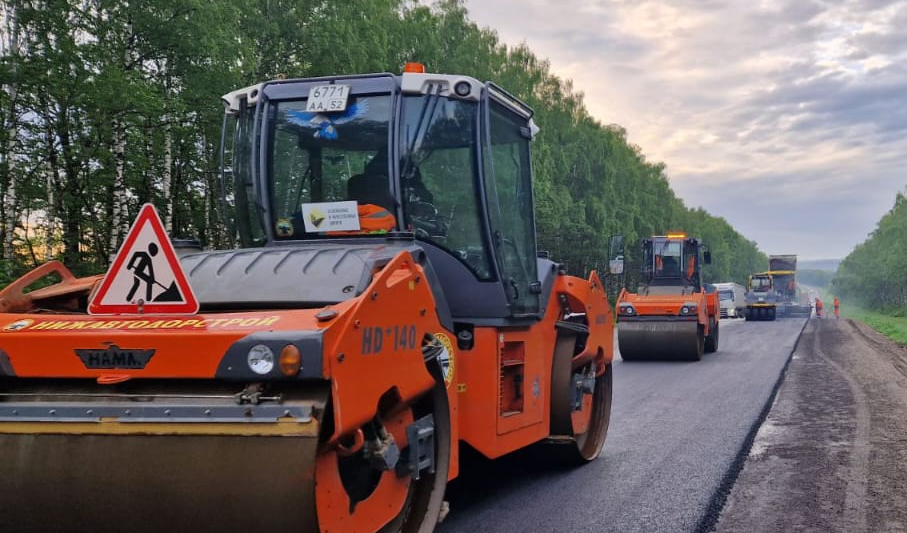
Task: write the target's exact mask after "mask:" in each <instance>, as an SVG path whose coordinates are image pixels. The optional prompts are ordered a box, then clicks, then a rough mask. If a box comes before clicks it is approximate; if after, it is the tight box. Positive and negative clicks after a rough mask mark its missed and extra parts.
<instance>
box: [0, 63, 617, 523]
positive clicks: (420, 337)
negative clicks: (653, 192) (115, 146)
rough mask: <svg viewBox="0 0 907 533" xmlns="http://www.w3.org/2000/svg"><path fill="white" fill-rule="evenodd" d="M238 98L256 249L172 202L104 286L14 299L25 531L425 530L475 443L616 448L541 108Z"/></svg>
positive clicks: (2, 302)
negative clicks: (540, 235) (568, 254)
mask: <svg viewBox="0 0 907 533" xmlns="http://www.w3.org/2000/svg"><path fill="white" fill-rule="evenodd" d="M224 102H225V105H226V119H227V120H226V122H225V124H226V127H225V130H224V133H225V143H224V148H223V153H224V156H225V157H224V158H223V159H224V162H225V163H224V174H225V178H229V179H225V180H224V184H225V194H224V196H225V200H226V203H227V205H228V206H229V207H230V209H231V212H232V213H234V216H233V217H232V220H231V221H227V222H230V223H229V225H228V227H231V228H234V229H235V235H236V239H237V245H238V246H237V247H236V248H234V249H227V250H206V251H202V250H201V249H198V250H195V251H192V250H188V251H186V253H184V254H180V255H177V254H176V252H175V251H174V250H173V247H172V244H171V243H170V240H169V238H168V237H167V236H166V234H163V233H162V229H161V224H160V219H159V217H157V215H156V214H155V211H154V210H153V207H151V206H150V205H148V206H146V207H144V208H142V210H141V212H140V214H139V216H138V218H137V219H136V223H135V224H134V225H133V228H132V230H131V231H130V233H129V234H128V236H127V238H126V239H125V242H124V244H123V247H122V248H121V250H120V253H119V255H117V258H116V260H114V261H113V263H112V264H111V267H110V270H109V271H108V272H107V274H106V275H104V276H95V277H90V278H76V277H74V276H73V275H72V274H71V273H70V272H69V270H67V269H66V268H65V267H64V266H63V265H61V264H60V263H55V262H53V263H47V264H46V265H44V266H42V267H39V268H38V269H37V270H35V271H33V272H32V273H30V274H27V275H26V276H25V277H23V278H21V279H20V280H18V281H16V282H14V283H12V284H11V285H10V286H8V287H6V289H4V290H3V291H2V292H0V523H2V524H3V527H2V528H0V529H2V531H3V532H4V533H12V532H19V531H41V532H85V531H93V532H124V531H129V532H139V531H155V532H160V531H219V532H233V531H239V532H245V531H299V532H321V533H328V532H331V533H357V532H358V533H371V532H375V531H381V532H397V531H401V532H413V533H415V532H421V533H425V532H429V531H431V530H433V529H434V527H435V525H436V524H437V523H438V520H439V518H440V517H441V516H443V513H444V511H443V509H444V505H443V503H444V490H445V486H446V484H447V482H448V480H450V479H453V478H455V477H456V476H457V475H458V473H459V464H460V462H459V449H460V447H461V446H469V447H471V448H472V449H474V450H477V451H478V452H480V453H481V454H484V455H485V456H487V457H489V458H496V457H500V456H502V455H504V454H507V453H509V452H512V451H514V450H517V449H520V448H524V447H526V446H529V445H530V444H534V443H539V444H548V445H550V449H551V451H552V453H554V454H556V455H558V456H560V457H562V458H563V459H565V460H566V461H568V462H570V463H573V464H577V463H584V462H588V461H591V460H593V459H595V458H596V457H597V456H598V455H599V452H600V451H601V449H602V445H603V443H604V441H605V437H606V434H607V431H608V424H609V419H610V412H611V391H612V370H611V361H612V357H613V353H612V352H613V314H612V311H611V307H610V305H609V303H608V299H607V297H606V294H605V291H604V287H603V285H602V283H601V282H600V280H599V278H598V277H597V276H596V274H595V273H592V274H591V275H590V276H589V277H588V278H579V277H574V276H570V275H567V274H566V272H565V271H564V269H563V268H562V267H561V266H560V265H559V264H557V263H555V262H553V261H550V260H548V259H543V258H539V256H538V254H537V249H536V239H535V215H534V208H533V196H532V175H531V171H530V170H531V166H530V142H531V140H532V138H533V136H534V135H535V133H536V131H537V130H538V128H537V127H536V126H535V124H534V123H533V120H532V115H533V112H532V110H531V109H530V108H529V107H528V106H526V105H525V104H524V103H522V102H521V101H519V100H518V99H517V98H515V97H514V96H512V95H511V94H509V93H508V92H507V91H505V90H504V89H502V88H500V87H498V86H497V85H495V84H494V83H481V82H479V81H478V80H476V79H474V78H471V77H469V76H462V75H444V74H429V73H425V72H421V71H420V69H419V68H418V67H417V66H416V67H413V68H411V69H409V70H408V71H407V72H405V73H403V74H402V75H395V74H368V75H355V76H335V77H324V78H313V79H288V80H276V81H272V82H265V83H259V84H257V85H253V86H250V87H245V88H242V89H239V90H237V91H234V92H231V93H229V94H227V95H225V96H224ZM49 280H51V281H53V280H55V281H56V283H55V284H52V283H51V284H49ZM30 289H35V290H30ZM454 512H456V510H454Z"/></svg>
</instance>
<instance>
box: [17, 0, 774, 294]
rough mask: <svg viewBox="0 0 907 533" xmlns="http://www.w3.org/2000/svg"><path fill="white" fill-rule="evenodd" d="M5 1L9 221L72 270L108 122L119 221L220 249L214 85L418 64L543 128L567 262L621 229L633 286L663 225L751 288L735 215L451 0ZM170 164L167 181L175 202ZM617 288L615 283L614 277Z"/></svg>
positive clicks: (107, 196)
mask: <svg viewBox="0 0 907 533" xmlns="http://www.w3.org/2000/svg"><path fill="white" fill-rule="evenodd" d="M8 5H9V6H10V8H11V9H12V10H14V11H15V14H16V16H17V19H18V23H19V27H20V29H21V39H22V41H23V43H22V51H21V53H20V54H19V55H18V56H15V57H13V56H6V57H2V58H0V73H2V74H3V75H4V76H7V74H9V75H10V76H9V77H10V78H11V79H13V83H15V84H16V87H17V89H18V91H19V95H20V97H19V98H17V99H16V100H15V101H13V100H12V99H10V98H8V94H7V92H0V105H2V106H3V108H2V114H3V116H4V117H5V118H4V120H5V123H4V128H2V130H0V132H2V133H0V157H3V158H6V155H5V154H7V147H9V146H11V145H10V144H9V143H10V139H9V136H8V135H6V133H7V130H8V129H9V128H10V127H11V123H10V120H11V119H10V118H8V117H25V118H24V119H22V120H21V121H20V122H19V123H17V124H14V125H12V127H14V128H15V130H17V131H19V132H21V135H20V140H19V144H18V146H16V150H15V154H14V157H15V159H16V163H17V164H15V165H12V167H14V170H9V169H10V168H11V166H10V165H8V164H7V161H6V159H4V160H3V164H2V165H0V172H3V174H2V175H0V181H2V182H3V184H7V183H11V182H14V183H15V184H16V185H17V188H16V192H17V200H16V202H15V206H14V207H12V208H13V209H14V210H15V211H16V213H17V214H18V215H21V216H19V217H17V218H19V219H24V216H25V215H27V214H29V213H42V214H44V215H46V218H47V219H48V220H50V221H52V223H50V224H48V226H49V227H50V229H52V230H53V234H54V235H59V236H58V237H54V238H55V239H56V241H55V242H56V244H55V245H52V243H47V249H48V250H51V252H50V254H51V255H62V256H63V259H64V260H65V262H66V263H67V264H68V265H71V266H72V265H78V266H79V270H80V272H100V271H103V269H104V268H105V267H106V261H107V258H108V252H109V250H108V249H107V248H108V246H109V235H110V233H111V229H112V226H113V224H114V222H113V220H114V218H113V204H114V202H113V199H114V197H113V192H112V191H113V188H114V180H115V169H116V164H117V158H116V146H115V142H114V140H115V139H116V135H115V124H121V125H122V126H123V127H124V128H125V137H126V139H125V151H124V154H123V158H124V172H125V176H124V178H125V188H126V191H127V213H126V214H125V215H124V218H125V220H127V221H128V220H131V219H132V218H133V217H134V216H135V215H136V213H137V210H138V208H139V206H140V205H141V204H142V203H144V202H147V201H151V202H154V203H155V204H157V206H158V209H159V210H160V211H161V212H162V213H165V212H166V210H167V209H168V207H169V206H172V215H173V232H174V234H176V235H177V236H197V237H200V238H201V240H202V242H203V244H205V245H207V246H219V245H223V244H225V243H224V242H223V231H222V225H221V224H220V222H219V221H220V213H219V206H218V204H217V201H216V200H214V199H216V198H218V197H219V194H220V192H219V184H218V178H217V169H218V146H219V142H220V124H221V118H222V112H223V111H222V108H221V107H220V96H221V95H222V94H224V93H226V92H228V91H230V90H232V89H235V88H238V87H241V86H244V85H248V84H251V83H255V82H259V81H264V80H268V79H273V78H275V77H278V76H287V77H302V76H320V75H330V74H347V73H360V72H380V71H389V72H399V71H400V68H401V66H402V64H403V63H404V62H405V61H410V60H418V61H420V62H423V63H425V64H426V65H427V67H428V69H429V70H430V71H434V72H453V73H464V74H468V75H471V76H474V77H476V78H479V79H490V80H494V81H495V82H496V83H498V84H499V85H501V86H502V87H505V88H506V89H507V90H508V91H510V92H512V93H514V94H515V95H517V96H518V97H520V98H522V99H524V100H525V101H526V102H527V103H528V104H529V105H530V106H532V107H533V108H534V109H535V112H536V115H535V121H536V123H538V124H539V125H540V126H541V128H542V129H541V132H540V134H539V136H538V138H537V141H536V142H535V143H534V144H533V167H534V171H535V201H536V208H537V212H538V220H537V232H538V239H539V248H540V249H542V250H547V251H550V252H551V253H552V256H553V257H554V258H555V259H556V260H559V261H561V262H564V263H565V264H566V265H567V267H568V269H569V270H570V271H572V272H573V273H576V274H581V275H585V274H587V273H588V272H589V271H590V270H593V269H596V270H599V271H605V270H606V265H607V259H608V257H607V254H608V239H609V237H610V236H611V235H612V234H622V235H624V236H625V239H626V243H627V258H628V265H627V272H628V276H627V282H628V284H630V285H631V286H632V284H633V283H635V282H636V281H637V279H636V276H637V275H638V274H637V272H638V266H639V260H640V257H639V255H640V254H639V253H638V247H637V246H636V243H638V242H639V240H640V239H641V238H643V237H645V236H649V235H653V234H663V233H664V232H667V231H669V230H684V231H686V232H687V233H689V234H690V235H694V236H698V237H701V238H702V239H703V240H704V241H705V242H706V243H707V244H708V245H709V247H710V249H711V252H712V258H713V264H712V265H710V266H708V267H706V269H705V271H704V274H705V278H706V280H707V281H710V282H719V281H736V282H738V283H745V281H746V276H747V275H748V274H749V273H750V272H752V271H755V270H759V269H761V268H764V267H763V265H764V264H766V257H765V256H764V255H763V254H762V253H761V252H760V251H759V249H758V248H757V246H756V243H754V242H752V241H749V240H747V239H745V238H744V237H743V236H741V235H740V234H739V233H737V232H736V231H735V230H734V229H733V227H731V226H730V224H728V223H727V221H725V220H724V219H721V218H716V217H713V216H711V215H709V214H708V213H706V212H705V211H703V210H702V209H689V208H687V207H686V206H685V205H684V204H683V202H682V201H681V200H680V199H679V198H678V197H677V196H676V195H675V193H674V192H673V191H672V190H671V187H670V183H669V181H668V176H667V173H666V168H665V165H664V164H663V163H656V162H651V161H648V160H647V159H646V157H645V155H644V154H643V152H642V149H641V148H640V147H638V146H635V145H633V144H630V143H629V142H628V140H627V135H626V131H625V130H624V129H623V128H622V127H620V126H618V125H603V124H601V123H599V122H598V121H597V120H596V119H594V118H593V117H591V116H590V115H589V112H588V111H587V109H586V107H585V105H584V102H583V100H584V96H583V94H582V93H579V92H577V91H576V90H575V89H574V87H573V86H572V83H571V82H570V81H569V80H563V79H561V78H559V77H557V76H556V75H554V74H553V73H552V72H551V68H550V65H549V64H548V62H547V61H545V60H542V59H539V58H538V57H537V56H536V55H535V54H534V53H533V52H532V51H531V50H530V49H529V48H528V47H527V46H526V45H524V44H523V45H517V46H507V45H505V44H503V43H501V42H500V40H499V38H498V36H497V34H496V33H495V32H494V31H492V30H489V29H484V28H480V27H478V26H477V25H476V24H475V23H473V22H471V21H470V20H469V17H468V13H467V10H466V8H465V6H464V4H463V3H462V1H460V0H442V1H439V2H436V3H435V4H433V5H431V6H427V5H424V4H422V3H420V2H418V1H416V0H363V1H357V2H336V1H330V0H253V1H252V2H248V1H244V2H239V1H238V0H223V1H218V2H209V1H208V2H206V1H203V0H130V1H128V2H121V1H113V0H93V1H90V2H81V1H79V2H76V1H74V0H10V2H8ZM13 74H15V75H13ZM168 139H170V144H169V146H170V150H171V154H172V155H171V159H172V160H170V162H169V167H168V163H167V161H168V159H167V158H166V157H165V148H166V146H167V145H168ZM165 171H168V172H169V174H170V175H171V176H172V183H171V189H170V190H171V191H172V192H171V195H170V197H167V195H166V193H165V191H164V189H163V183H162V176H163V175H164V174H165ZM6 203H7V202H3V203H2V205H3V206H4V208H5V207H6ZM21 229H24V228H20V230H21ZM35 246H36V245H35V244H34V242H33V241H27V240H21V239H20V240H19V242H17V253H18V254H19V255H18V256H16V257H17V259H15V260H14V262H16V268H13V269H11V270H10V272H12V271H13V270H21V269H22V268H23V267H24V266H26V265H27V264H28V263H34V262H37V261H38V260H39V259H38V258H39V256H40V255H41V254H38V253H37V252H36V250H35ZM23 247H24V248H26V251H24V252H23V251H21V249H22V248H23ZM9 252H10V251H7V253H6V254H5V255H6V256H7V257H12V256H15V255H16V254H13V253H9ZM5 271H6V270H4V272H5ZM609 283H610V285H611V286H612V287H611V288H612V289H614V287H613V285H614V280H611V281H610V282H609Z"/></svg>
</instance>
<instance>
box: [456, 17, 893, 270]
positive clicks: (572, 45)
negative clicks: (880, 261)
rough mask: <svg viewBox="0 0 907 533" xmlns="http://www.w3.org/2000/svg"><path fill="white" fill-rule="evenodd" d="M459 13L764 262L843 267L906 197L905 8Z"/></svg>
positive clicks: (690, 204) (687, 202)
mask: <svg viewBox="0 0 907 533" xmlns="http://www.w3.org/2000/svg"><path fill="white" fill-rule="evenodd" d="M465 5H466V7H467V9H468V10H469V16H470V18H471V19H472V20H473V21H475V22H476V23H477V24H478V25H479V26H483V27H489V28H491V29H493V30H495V31H496V32H497V33H498V35H499V37H500V39H501V41H503V42H504V43H507V44H511V45H517V44H520V43H523V42H525V43H526V44H527V45H528V46H529V47H530V48H531V49H532V50H533V52H534V53H535V54H536V55H537V56H539V57H542V58H547V59H548V60H549V61H550V64H551V70H552V72H553V73H554V74H556V75H558V76H560V77H562V78H569V79H572V80H573V82H574V87H575V88H576V89H577V90H579V91H581V92H583V93H584V95H585V103H586V107H587V108H588V109H589V111H590V113H591V114H592V115H593V116H594V117H596V118H597V119H599V120H600V121H601V122H602V123H603V124H613V123H616V124H620V125H621V126H623V127H624V128H626V130H627V134H628V138H629V140H630V142H632V143H635V144H638V145H639V146H640V147H641V148H642V150H643V153H644V154H646V157H647V158H648V159H649V160H650V161H653V162H657V161H661V162H664V163H665V164H666V165H667V174H668V177H669V179H670V182H671V187H672V188H673V190H674V191H675V192H676V193H677V195H678V196H679V197H680V198H681V199H683V201H684V203H685V204H686V205H687V206H688V207H702V208H704V209H705V210H706V211H708V212H709V213H711V214H713V215H715V216H720V217H723V218H724V219H726V220H727V221H728V222H729V223H730V224H731V225H732V226H734V228H735V229H737V231H739V232H740V233H741V234H743V235H744V236H745V237H746V238H748V239H750V240H754V241H756V243H757V244H758V245H759V248H760V249H761V250H762V251H763V252H765V253H768V254H786V253H794V254H797V255H798V256H800V257H801V258H804V259H830V258H841V257H844V256H846V255H847V254H848V253H849V252H850V251H851V250H852V249H853V247H854V246H856V245H857V244H859V243H860V242H862V241H864V240H865V239H866V237H867V236H868V234H869V233H870V232H871V231H872V230H873V229H875V227H876V223H877V222H878V220H879V219H880V218H881V217H882V216H883V215H884V214H885V213H886V212H887V211H888V210H889V209H890V208H891V207H892V206H893V205H894V199H895V195H896V194H897V193H898V191H904V190H905V186H907V0H897V1H892V0H826V1H817V0H740V1H738V0H557V1H552V0H466V2H465ZM540 126H541V127H543V128H544V124H540Z"/></svg>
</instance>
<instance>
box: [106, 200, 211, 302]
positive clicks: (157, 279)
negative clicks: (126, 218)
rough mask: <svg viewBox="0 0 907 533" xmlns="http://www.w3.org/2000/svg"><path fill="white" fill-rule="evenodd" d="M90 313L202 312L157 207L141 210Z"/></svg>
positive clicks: (150, 206) (144, 206)
mask: <svg viewBox="0 0 907 533" xmlns="http://www.w3.org/2000/svg"><path fill="white" fill-rule="evenodd" d="M88 312H89V313H90V314H92V315H115V314H130V313H144V314H159V315H173V314H180V315H183V314H195V313H197V312H198V300H196V299H195V295H194V294H193V293H192V288H191V287H190V286H189V282H188V281H186V274H185V273H184V272H183V268H182V266H181V265H180V262H179V259H177V257H176V252H175V251H174V250H173V243H171V242H170V237H168V236H167V232H166V231H164V224H163V223H162V222H161V217H160V216H159V215H158V214H157V210H156V209H155V208H154V206H153V205H152V204H145V205H143V206H142V210H141V211H139V216H138V217H137V218H136V219H135V222H133V224H132V227H131V228H130V229H129V233H128V234H127V235H126V240H125V241H123V246H121V247H120V251H119V252H117V256H116V258H115V259H114V260H113V263H111V265H110V269H109V270H108V271H107V275H106V276H104V279H103V281H101V286H100V287H99V288H98V290H97V292H95V295H94V298H92V299H91V302H90V303H89V304H88Z"/></svg>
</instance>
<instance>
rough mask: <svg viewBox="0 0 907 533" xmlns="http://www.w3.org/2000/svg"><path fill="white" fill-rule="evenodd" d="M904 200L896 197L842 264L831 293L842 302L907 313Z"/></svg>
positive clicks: (906, 198) (906, 212)
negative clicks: (871, 230) (873, 228)
mask: <svg viewBox="0 0 907 533" xmlns="http://www.w3.org/2000/svg"><path fill="white" fill-rule="evenodd" d="M905 242H907V196H905V195H904V194H903V193H898V194H897V196H896V197H895V201H894V206H893V207H892V208H891V209H890V210H889V211H888V212H887V213H885V215H884V216H883V217H882V218H881V219H880V220H879V222H878V224H877V225H876V228H875V230H873V232H872V233H870V234H869V237H868V238H867V239H866V240H865V241H864V242H863V243H862V244H859V245H857V246H856V247H855V248H854V249H853V251H851V252H850V254H848V255H847V257H845V258H844V260H843V261H841V264H840V265H839V266H838V270H837V272H836V273H835V277H834V279H833V280H832V284H831V287H832V291H833V292H834V293H835V294H837V295H838V296H840V297H841V298H842V299H844V300H846V301H850V302H854V303H855V304H857V305H859V306H861V307H864V308H866V309H870V310H874V311H882V312H885V313H889V314H895V315H903V314H904V313H905V312H907V278H905V277H904V267H905V265H907V247H905V246H904V243H905Z"/></svg>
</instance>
